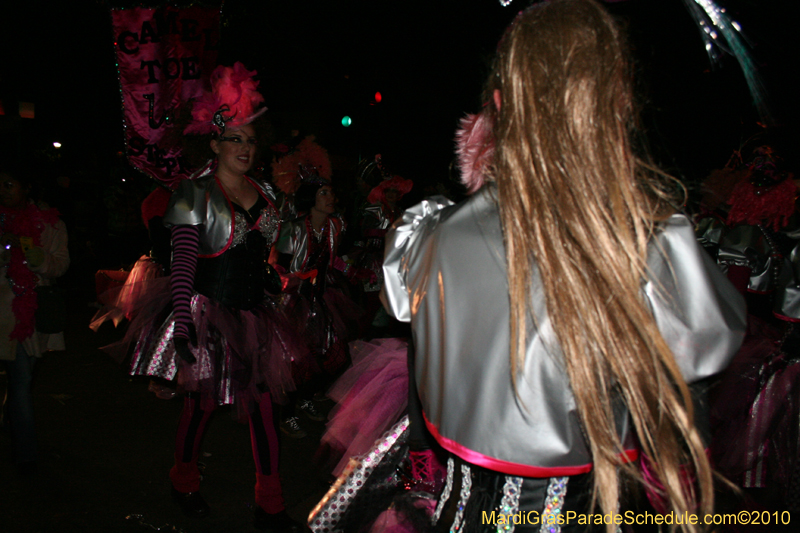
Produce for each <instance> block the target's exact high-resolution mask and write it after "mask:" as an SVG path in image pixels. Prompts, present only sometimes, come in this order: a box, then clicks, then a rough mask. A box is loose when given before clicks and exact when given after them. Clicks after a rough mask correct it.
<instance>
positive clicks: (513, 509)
mask: <svg viewBox="0 0 800 533" xmlns="http://www.w3.org/2000/svg"><path fill="white" fill-rule="evenodd" d="M521 491H522V478H521V477H513V476H506V482H505V483H504V484H503V499H501V500H500V518H499V519H498V520H497V533H513V532H514V528H515V527H516V526H515V525H514V520H513V519H512V517H513V516H514V515H515V514H517V511H519V495H520V492H521Z"/></svg>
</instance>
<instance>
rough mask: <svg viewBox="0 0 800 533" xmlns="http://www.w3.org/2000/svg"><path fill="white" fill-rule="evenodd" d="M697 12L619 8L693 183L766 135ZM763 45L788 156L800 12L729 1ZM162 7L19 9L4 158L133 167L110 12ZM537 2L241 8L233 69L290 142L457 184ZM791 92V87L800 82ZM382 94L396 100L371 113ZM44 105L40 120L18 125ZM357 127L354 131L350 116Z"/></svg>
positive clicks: (96, 4)
mask: <svg viewBox="0 0 800 533" xmlns="http://www.w3.org/2000/svg"><path fill="white" fill-rule="evenodd" d="M684 1H685V0H627V1H622V2H614V3H611V4H608V6H609V9H610V10H611V11H612V12H613V13H614V14H616V15H619V17H620V19H621V20H622V21H623V24H624V25H625V26H626V27H627V29H628V33H629V34H630V37H631V43H632V47H633V52H634V58H635V60H636V64H637V70H638V73H639V86H640V87H639V88H640V93H641V95H642V99H643V102H644V103H645V121H644V125H645V127H646V129H647V134H648V137H649V139H650V141H651V144H652V147H653V151H654V153H655V154H656V157H657V159H658V160H659V162H660V163H661V164H662V166H664V167H665V168H667V170H669V171H671V172H673V173H674V174H676V175H678V176H680V177H682V178H683V179H684V180H686V181H688V182H690V183H691V182H693V181H696V180H699V179H702V177H703V176H705V175H706V174H707V173H708V171H709V170H710V169H712V168H715V167H720V166H722V165H724V164H725V162H726V161H727V159H728V157H729V156H730V154H731V152H732V151H733V150H734V149H736V148H738V147H739V146H740V144H741V143H742V142H743V141H744V140H745V139H747V138H748V137H750V136H751V135H753V134H754V133H756V132H758V131H760V130H761V128H760V127H759V126H758V121H759V116H758V114H757V113H756V111H755V107H754V106H753V105H752V101H751V97H750V95H749V93H748V90H747V86H746V84H745V80H744V77H743V75H742V72H741V70H740V69H739V66H738V64H737V63H736V61H735V59H734V58H732V57H731V56H726V57H723V60H722V61H721V63H720V64H719V65H712V63H711V62H710V61H709V58H708V56H707V54H706V52H705V50H704V46H703V41H702V39H701V37H700V33H699V30H698V29H697V27H696V26H695V25H694V22H693V20H692V18H691V17H690V16H689V12H688V10H687V9H686V7H685V5H684ZM719 3H720V4H721V5H723V6H725V7H727V9H728V12H729V13H730V14H731V15H732V16H733V18H734V19H736V20H737V21H739V23H740V24H741V25H742V28H743V34H744V35H745V36H746V37H747V39H748V41H749V45H750V51H751V54H752V55H753V57H754V59H755V62H756V64H757V66H758V69H759V72H760V75H761V76H762V78H763V80H764V83H765V86H766V89H767V93H768V97H769V102H768V103H769V106H770V109H771V112H772V120H773V124H774V125H775V127H774V128H772V130H773V131H775V132H777V133H778V134H779V137H780V138H781V140H782V144H783V145H785V146H786V148H784V152H785V156H786V157H787V158H789V159H790V160H791V158H793V157H794V155H793V153H791V152H792V151H793V150H795V149H796V146H797V134H796V130H797V128H796V126H795V125H796V123H797V119H798V116H797V115H798V106H797V104H796V93H797V90H796V85H795V84H794V80H793V78H794V75H795V74H796V73H797V71H798V54H797V53H796V52H797V50H796V49H797V45H796V38H795V37H794V24H795V22H796V21H797V17H796V16H795V13H796V11H797V8H796V7H793V6H794V4H795V2H791V1H789V0H757V1H756V0H721V1H720V2H719ZM158 4H159V3H158V2H149V3H148V2H144V3H135V4H134V3H131V2H125V1H124V0H123V1H119V2H115V3H111V2H106V1H91V0H71V1H69V2H59V3H52V2H45V1H43V0H29V1H25V2H19V1H17V2H13V3H11V2H4V5H3V7H2V8H1V9H2V12H3V13H2V17H1V20H2V22H0V24H2V43H1V44H2V49H0V57H2V66H1V70H0V75H1V76H2V78H0V99H2V101H3V102H4V104H5V107H6V115H5V116H1V117H0V134H1V135H2V138H0V141H1V146H2V149H3V150H14V151H20V150H26V149H30V148H34V149H39V150H42V151H45V152H46V151H48V150H50V151H52V148H50V147H51V144H52V141H53V140H59V141H61V142H62V143H64V147H63V148H62V151H61V152H60V153H59V154H58V155H57V157H56V156H54V155H52V154H51V158H53V159H58V162H59V165H60V168H59V169H58V171H59V172H64V173H70V172H71V173H73V174H76V173H77V174H80V173H81V172H82V173H86V172H87V169H93V171H95V172H98V171H102V169H104V168H107V167H109V166H114V165H119V164H120V162H119V159H120V157H119V153H120V152H121V151H122V150H123V149H124V143H123V133H122V127H121V111H120V97H119V87H118V82H117V77H116V71H115V67H114V49H113V36H112V35H111V29H110V17H109V9H110V7H112V6H113V7H130V6H133V5H158ZM525 5H527V3H524V2H520V1H519V0H517V1H516V2H514V3H512V5H511V6H510V7H507V8H504V7H502V6H500V4H499V2H497V0H428V1H424V2H423V1H418V0H408V1H401V2H398V1H391V2H390V1H381V0H375V1H373V2H349V1H344V0H339V1H332V0H328V1H320V0H285V1H281V2H276V1H262V0H227V1H226V2H225V4H224V6H223V9H222V23H223V27H222V41H221V49H220V57H219V60H220V62H221V63H224V64H232V63H233V62H234V61H237V60H238V61H242V62H244V63H245V65H246V66H247V67H248V68H250V69H255V70H257V71H258V73H259V79H260V80H261V91H262V93H263V94H264V96H265V98H266V100H267V106H268V107H269V109H270V112H271V116H272V121H273V123H274V124H275V129H276V133H277V134H278V137H281V136H285V135H288V132H289V131H290V130H292V129H297V130H300V131H301V132H303V133H313V134H315V135H316V136H317V139H318V141H319V142H320V143H321V144H322V145H323V146H325V147H326V148H328V150H329V151H330V152H331V154H332V155H333V156H334V157H340V158H345V157H346V158H347V161H353V160H355V159H356V158H358V157H371V156H372V155H373V154H374V153H377V152H380V153H382V154H383V155H384V160H385V161H386V162H387V164H388V165H389V166H391V167H392V168H393V169H395V170H396V171H397V172H399V173H401V174H403V175H405V176H408V177H411V178H413V179H415V181H422V182H426V181H437V180H447V179H448V178H449V177H451V174H452V172H451V168H450V164H451V162H452V145H453V142H452V138H453V132H454V130H455V127H456V125H457V122H458V119H459V118H460V117H461V116H463V114H464V113H466V112H472V111H475V110H477V109H479V107H480V104H481V100H480V92H481V86H482V82H483V79H484V77H485V75H486V73H487V70H488V65H489V61H490V59H491V56H492V53H493V50H494V48H495V45H496V42H497V40H498V39H499V36H500V35H501V33H502V31H503V29H504V28H505V26H506V25H507V24H508V22H509V21H510V20H511V19H512V18H513V17H514V15H515V14H516V13H517V11H519V10H520V9H521V8H522V7H524V6H525ZM790 80H791V81H790ZM376 91H380V92H381V94H382V96H383V100H382V102H381V103H379V104H375V105H370V103H371V102H372V100H373V95H374V93H375V92H376ZM16 101H30V102H34V103H35V106H36V118H35V119H34V120H25V119H19V118H18V117H14V116H12V115H13V114H14V112H15V106H16ZM344 115H349V116H351V117H352V119H353V125H352V126H351V127H350V128H347V129H345V128H343V127H342V126H341V124H340V120H341V118H342V116H344Z"/></svg>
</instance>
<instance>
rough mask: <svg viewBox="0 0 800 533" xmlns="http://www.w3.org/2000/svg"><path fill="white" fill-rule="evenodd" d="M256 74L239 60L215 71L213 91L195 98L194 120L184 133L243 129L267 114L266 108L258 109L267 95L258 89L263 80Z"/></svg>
mask: <svg viewBox="0 0 800 533" xmlns="http://www.w3.org/2000/svg"><path fill="white" fill-rule="evenodd" d="M256 74H257V72H256V71H255V70H253V71H249V70H247V69H246V68H245V66H244V65H242V64H241V63H240V62H238V61H237V62H236V63H234V65H233V66H232V67H225V66H223V65H219V66H218V67H217V68H215V69H214V72H212V73H211V79H210V81H211V92H206V93H204V94H203V96H201V97H200V98H198V99H197V100H195V102H194V105H193V107H192V123H191V124H189V125H188V126H187V127H186V129H184V130H183V133H185V134H199V135H203V134H207V133H219V134H222V133H224V131H225V129H226V128H233V129H238V128H241V127H242V126H244V125H245V124H249V123H250V122H252V121H253V120H255V119H256V118H257V117H258V116H260V115H261V114H262V113H264V111H266V110H267V108H266V107H262V108H261V109H257V108H258V106H259V104H261V103H263V102H264V97H263V96H262V95H261V93H259V92H258V90H257V88H258V84H259V82H257V81H255V80H254V79H253V78H254V77H255V75H256Z"/></svg>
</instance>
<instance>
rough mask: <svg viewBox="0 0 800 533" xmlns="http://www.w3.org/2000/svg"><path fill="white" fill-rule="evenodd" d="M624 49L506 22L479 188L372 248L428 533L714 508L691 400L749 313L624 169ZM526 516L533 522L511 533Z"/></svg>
mask: <svg viewBox="0 0 800 533" xmlns="http://www.w3.org/2000/svg"><path fill="white" fill-rule="evenodd" d="M625 49H626V46H625V44H624V40H623V39H622V36H621V35H620V31H619V30H618V28H617V26H616V25H615V23H614V21H613V19H612V18H611V16H610V15H609V14H608V13H607V12H606V11H605V10H604V9H603V8H602V7H601V6H600V5H598V4H597V3H596V2H594V1H592V0H553V1H549V2H541V3H537V4H535V5H533V6H532V7H530V8H528V9H526V10H525V11H523V12H521V13H520V15H519V16H518V17H517V18H516V19H515V21H514V22H513V23H512V24H511V26H510V27H509V28H508V30H507V31H506V33H505V35H504V36H503V38H502V40H501V42H500V45H499V47H498V52H497V55H496V59H495V61H494V65H493V70H492V72H491V75H490V77H489V79H488V82H487V87H486V93H485V101H487V102H488V105H486V106H484V108H483V110H482V111H481V114H480V115H479V116H478V117H477V118H476V117H473V120H472V121H471V122H472V126H473V131H471V132H470V133H469V134H468V136H469V137H470V138H471V142H470V143H469V144H470V151H474V152H475V157H474V160H475V161H476V162H481V161H484V162H486V163H487V164H486V165H483V164H479V167H477V168H475V169H473V174H475V176H476V179H477V180H478V182H477V183H476V185H478V184H479V182H480V181H482V180H484V179H485V181H486V183H485V184H484V185H483V186H482V187H481V188H480V190H478V191H477V192H476V193H475V194H474V195H473V196H471V197H470V198H469V199H467V200H466V201H464V202H463V203H461V204H457V205H452V204H451V203H450V202H449V201H447V200H445V199H444V198H442V197H437V198H433V199H429V200H426V201H424V202H423V203H421V204H419V205H417V206H415V207H413V208H411V209H409V210H407V211H406V212H405V213H404V214H403V216H402V219H401V221H399V222H397V223H396V225H395V226H394V228H393V230H392V231H391V232H390V233H389V234H388V235H387V237H386V239H387V247H386V250H387V253H386V258H385V263H384V274H385V278H384V279H385V286H384V291H383V293H382V295H383V296H384V298H385V299H384V302H385V304H386V306H387V309H388V310H389V311H390V313H391V314H392V315H393V316H395V317H396V318H397V319H399V320H401V321H405V322H410V324H411V328H412V331H413V339H414V344H415V347H416V355H415V373H414V375H413V376H412V378H414V379H415V381H416V383H417V386H418V388H419V397H420V399H421V402H422V407H423V411H424V415H425V424H426V426H427V428H428V430H429V431H430V432H431V434H432V435H433V436H434V437H435V439H436V440H437V442H438V443H439V444H440V445H441V446H442V447H443V448H445V449H446V450H447V451H448V452H450V453H451V454H452V455H451V457H450V459H448V476H447V484H446V485H445V488H444V490H443V492H442V495H441V498H440V500H439V503H438V505H437V507H436V510H435V512H434V514H433V521H434V522H436V524H437V528H439V529H441V530H450V531H464V532H471V531H482V532H483V531H496V530H498V529H499V528H508V529H514V528H516V530H517V531H534V530H535V531H539V530H540V528H541V529H542V530H545V529H547V528H548V526H552V527H553V528H555V529H559V528H560V530H561V531H562V532H567V531H591V530H603V529H604V530H606V531H608V532H611V531H614V530H615V529H616V527H617V526H616V525H615V524H614V523H613V521H612V522H606V524H607V525H605V526H602V525H594V524H586V523H581V524H578V523H577V521H573V522H570V523H568V524H567V523H564V522H563V521H561V520H559V519H560V518H561V517H565V516H567V513H568V512H570V511H575V512H576V513H578V515H580V514H584V515H585V514H586V513H591V512H593V511H594V508H593V504H594V503H595V502H596V503H597V505H598V506H599V508H600V509H599V510H598V513H599V512H602V513H603V514H606V515H610V516H614V515H616V514H617V513H619V512H620V505H621V499H622V498H621V497H622V494H621V486H622V481H623V480H625V481H628V480H632V481H634V482H636V481H638V482H639V484H640V485H644V486H645V487H646V488H647V489H648V490H649V491H651V492H653V493H654V497H656V498H658V499H660V500H662V502H663V507H664V510H665V511H667V512H669V511H672V512H674V514H675V516H683V513H684V512H690V513H691V512H698V513H701V514H702V513H708V512H710V511H711V509H713V487H712V483H713V482H712V470H711V467H710V464H709V461H708V459H707V457H706V454H705V450H704V444H703V442H702V439H701V437H700V434H699V431H698V429H697V427H696V426H695V421H694V415H693V406H692V395H691V393H690V388H689V386H688V385H687V383H696V382H699V381H701V380H704V379H707V378H709V377H711V376H713V375H715V374H717V373H718V372H720V371H722V370H723V369H724V368H725V366H726V365H727V364H728V362H729V361H730V359H731V358H732V357H733V354H734V353H735V352H736V350H737V349H738V348H739V346H740V344H741V341H742V338H743V336H744V328H745V308H744V307H745V306H744V301H743V299H742V297H741V295H739V294H738V293H737V292H736V290H735V289H734V288H733V286H732V285H731V284H730V282H728V280H727V279H725V277H724V276H723V275H722V274H721V272H719V269H718V268H717V267H716V265H715V264H714V263H713V261H711V260H710V258H709V257H708V256H707V254H705V252H704V251H703V250H702V248H701V247H700V246H699V245H698V243H697V241H696V240H695V237H694V233H693V225H692V224H691V222H690V221H689V220H688V219H687V218H686V217H685V216H683V215H680V214H676V213H675V208H674V207H672V206H673V205H680V204H679V201H675V203H674V204H673V203H672V202H670V201H669V198H668V196H667V195H666V194H665V192H664V191H668V190H670V189H669V187H667V185H666V184H665V183H663V177H662V174H660V173H656V172H652V171H649V170H648V169H649V168H652V167H650V166H644V165H641V164H640V163H639V162H640V161H641V160H640V159H639V158H637V157H636V156H635V155H634V154H635V152H634V148H633V146H632V141H631V136H630V133H631V132H630V128H631V127H632V126H633V125H634V124H635V120H634V117H633V105H632V102H633V95H632V89H631V80H630V76H629V68H628V64H627V62H626V60H625V53H624V50H625ZM587 117H588V118H587ZM589 118H590V119H589ZM475 128H477V129H475ZM640 155H641V154H640ZM476 188H477V187H476ZM476 280H480V283H476ZM638 457H646V458H647V461H646V464H647V465H648V467H647V471H646V476H647V481H643V478H644V476H645V472H644V468H645V467H644V464H645V463H644V462H637V458H638ZM593 495H594V496H595V497H596V500H595V499H594V498H592V496H593ZM530 511H535V512H536V513H535V516H537V518H539V520H540V523H539V524H525V525H516V524H515V522H514V521H513V518H514V517H516V516H519V514H518V513H520V514H521V515H522V516H531V515H530V514H529V512H530ZM484 513H485V514H484ZM486 516H490V517H493V519H491V520H490V522H493V523H487V521H486V520H485V517H486ZM541 521H544V524H545V525H544V526H542V525H541ZM314 523H316V522H314ZM679 527H681V528H683V529H684V530H687V531H696V530H698V529H699V528H698V527H697V526H693V525H682V526H679ZM330 530H331V531H333V530H335V529H334V528H332V527H331V528H330Z"/></svg>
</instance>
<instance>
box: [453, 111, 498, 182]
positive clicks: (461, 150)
mask: <svg viewBox="0 0 800 533" xmlns="http://www.w3.org/2000/svg"><path fill="white" fill-rule="evenodd" d="M456 154H457V156H458V168H459V170H461V183H463V184H464V186H465V187H466V188H467V192H468V193H470V194H472V193H474V192H476V191H477V190H478V189H480V188H481V187H482V186H483V184H484V182H485V181H486V178H485V176H484V174H485V172H486V167H488V166H489V163H490V162H491V160H492V157H493V156H494V140H493V139H492V127H491V124H490V123H489V120H488V119H487V118H486V116H485V115H484V114H483V113H479V114H477V115H473V114H470V115H467V116H466V117H464V118H462V119H461V122H460V125H459V128H458V130H456Z"/></svg>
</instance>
